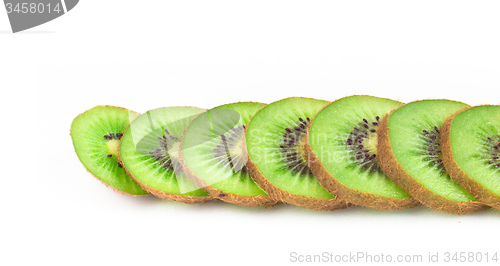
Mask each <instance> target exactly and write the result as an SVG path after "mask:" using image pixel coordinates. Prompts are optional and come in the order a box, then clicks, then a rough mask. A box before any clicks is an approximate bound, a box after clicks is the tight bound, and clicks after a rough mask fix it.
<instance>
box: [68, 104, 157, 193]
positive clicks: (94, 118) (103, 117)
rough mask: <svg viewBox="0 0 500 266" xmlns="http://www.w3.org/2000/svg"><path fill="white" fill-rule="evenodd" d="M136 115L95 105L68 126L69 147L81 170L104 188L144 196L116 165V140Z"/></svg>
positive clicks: (123, 170) (121, 167)
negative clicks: (79, 162)
mask: <svg viewBox="0 0 500 266" xmlns="http://www.w3.org/2000/svg"><path fill="white" fill-rule="evenodd" d="M138 115H139V114H138V113H136V112H134V111H130V110H127V109H125V108H121V107H115V106H96V107H94V108H92V109H89V110H87V111H85V112H84V113H82V114H80V115H78V116H77V117H76V118H75V119H74V120H73V122H72V124H71V139H72V141H73V146H74V148H75V152H76V155H77V156H78V158H79V159H80V161H81V162H82V164H83V165H84V166H85V168H87V170H88V171H89V172H90V173H91V174H92V175H94V176H95V177H96V178H98V179H99V180H100V181H102V182H103V183H104V184H105V185H107V186H109V187H111V188H113V189H114V190H116V191H118V192H121V193H124V194H130V195H145V194H148V193H147V192H146V191H145V190H143V189H142V188H141V187H140V186H139V185H138V184H137V183H136V182H134V180H133V179H132V178H131V177H130V176H129V175H127V173H126V171H125V169H124V168H123V165H122V164H121V163H120V162H119V154H118V145H119V142H120V139H121V138H122V136H123V132H124V131H125V129H126V128H127V126H128V125H129V123H130V121H132V120H134V119H135V118H136V117H137V116H138Z"/></svg>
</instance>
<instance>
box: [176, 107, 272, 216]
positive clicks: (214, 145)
mask: <svg viewBox="0 0 500 266" xmlns="http://www.w3.org/2000/svg"><path fill="white" fill-rule="evenodd" d="M263 106H265V104H263V103H256V102H238V103H232V104H225V105H222V106H218V107H215V108H213V109H211V110H209V111H207V113H205V114H202V115H200V116H198V117H197V118H196V119H194V120H193V121H192V122H191V123H190V125H189V126H188V127H187V128H186V131H185V133H184V135H183V139H182V143H181V149H180V150H179V151H180V162H181V164H182V165H183V168H184V169H185V171H186V175H187V176H188V177H189V178H190V179H191V180H192V181H193V182H194V183H195V184H196V185H197V186H199V187H202V188H203V189H204V190H205V191H207V192H208V193H209V194H210V195H211V196H212V197H213V198H214V199H219V200H222V201H224V202H228V203H232V204H235V205H240V206H250V207H257V206H264V207H265V208H271V207H274V205H276V204H278V203H279V202H278V201H277V200H275V199H274V198H273V197H271V196H270V195H269V194H267V193H266V192H265V191H264V190H262V189H260V188H259V187H258V186H257V185H256V184H255V183H254V181H253V179H252V176H251V175H249V171H248V169H245V168H246V165H245V162H246V160H247V159H248V154H247V153H246V146H245V132H244V127H245V126H246V124H247V123H248V121H249V120H250V118H251V117H252V116H253V115H254V114H255V113H256V112H257V111H258V110H259V109H261V108H262V107H263ZM231 120H233V121H231ZM229 121H231V122H229ZM228 122H229V123H228ZM186 144H187V147H186ZM221 149H224V150H223V151H221ZM230 150H231V151H230ZM206 154H211V155H212V156H210V157H206ZM214 158H216V159H217V160H215V162H214ZM214 176H215V177H216V178H215V180H214ZM217 177H218V179H217ZM219 179H220V180H219ZM235 187H240V189H235ZM242 189H243V191H242Z"/></svg>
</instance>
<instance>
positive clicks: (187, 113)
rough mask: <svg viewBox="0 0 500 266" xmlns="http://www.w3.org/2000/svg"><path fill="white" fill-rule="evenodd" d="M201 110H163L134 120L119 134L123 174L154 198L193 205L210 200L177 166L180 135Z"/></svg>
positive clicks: (171, 108)
mask: <svg viewBox="0 0 500 266" xmlns="http://www.w3.org/2000/svg"><path fill="white" fill-rule="evenodd" d="M205 111H206V110H205V109H200V108H196V107H164V108H157V109H153V110H150V111H148V112H146V113H144V114H142V115H140V116H138V117H137V118H136V119H135V120H134V121H133V122H132V123H131V124H130V126H129V128H128V129H127V130H126V131H125V133H124V134H123V137H122V140H121V143H120V159H121V161H122V162H123V165H124V166H125V169H126V170H127V172H128V173H129V174H130V175H131V176H132V177H133V178H134V179H135V180H136V181H137V182H138V183H139V184H140V185H141V186H142V187H143V188H144V189H145V190H147V191H149V192H150V193H151V194H154V195H155V196H158V197H161V198H164V199H170V200H174V201H180V202H185V203H196V202H204V201H207V200H210V199H211V197H210V196H209V195H208V193H207V192H205V191H204V190H203V189H201V188H199V187H197V186H196V185H195V184H194V183H193V182H192V181H191V180H190V179H189V178H187V177H186V175H185V173H184V170H183V169H182V166H181V164H180V162H179V153H180V145H181V139H182V134H183V132H184V130H185V128H186V127H187V126H188V124H189V123H190V122H191V121H192V120H193V119H194V118H196V116H198V115H199V114H201V113H203V112H205Z"/></svg>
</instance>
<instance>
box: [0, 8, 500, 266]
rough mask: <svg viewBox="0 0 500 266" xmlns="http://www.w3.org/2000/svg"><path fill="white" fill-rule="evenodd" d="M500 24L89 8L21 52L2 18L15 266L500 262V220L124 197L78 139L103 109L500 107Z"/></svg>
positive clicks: (8, 229)
mask: <svg viewBox="0 0 500 266" xmlns="http://www.w3.org/2000/svg"><path fill="white" fill-rule="evenodd" d="M499 11H500V3H498V1H409V2H407V1H405V2H404V3H403V1H343V2H338V1H290V0H287V1H269V0H266V1H258V0H254V1H156V0H143V1H118V0H106V1H88V0H87V1H81V2H80V3H79V4H78V5H77V6H76V7H75V8H74V9H73V10H72V11H70V12H69V13H68V14H66V15H64V16H63V17H60V18H58V19H56V20H54V21H51V22H49V23H47V24H44V25H42V26H39V27H36V28H33V29H31V30H28V31H25V32H21V33H17V34H12V33H11V32H10V25H9V22H8V19H7V15H6V13H5V12H4V11H3V10H2V8H0V89H1V96H0V108H1V111H2V114H3V115H2V126H1V129H2V130H1V132H2V133H0V134H1V135H0V136H1V140H2V159H1V160H0V164H1V181H2V182H1V192H0V204H1V205H0V206H1V216H0V243H1V248H0V264H1V265H139V264H141V265H145V264H146V263H154V265H188V264H190V265H195V264H196V263H198V264H199V265H202V264H203V265H206V264H208V265H215V264H223V265H227V264H234V265H284V264H289V263H290V253H291V252H298V253H299V254H320V253H321V252H332V253H335V254H348V253H349V252H353V253H355V252H369V253H371V254H380V253H384V254H392V255H398V254H423V255H424V258H426V257H427V254H428V253H429V252H432V253H433V254H434V253H435V252H441V257H440V258H441V259H442V258H443V257H444V252H446V251H451V252H460V251H481V252H490V253H491V252H500V248H499V246H498V237H499V235H500V233H499V230H498V222H499V218H500V212H499V211H494V210H486V211H482V212H480V213H477V214H473V215H467V216H453V215H446V214H443V213H438V212H435V211H431V210H429V209H427V208H425V207H418V208H416V209H412V210H406V211H400V212H384V211H376V210H371V209H366V208H361V207H353V208H350V209H346V210H341V211H337V212H316V211H309V210H305V209H302V208H299V207H294V206H285V205H283V206H278V207H276V208H274V209H271V210H266V209H261V208H253V209H252V208H244V207H237V206H231V205H229V204H224V203H221V202H212V203H208V204H204V205H195V206H190V205H186V204H181V203H175V202H167V201H161V200H157V199H155V198H153V197H142V198H134V197H127V196H121V195H119V194H117V193H114V192H113V191H112V190H111V189H108V188H106V187H105V186H103V185H102V184H101V183H100V182H98V181H97V180H96V179H94V178H93V177H92V176H91V175H90V174H88V173H87V172H86V170H85V169H84V168H83V166H82V165H81V164H80V162H79V161H78V159H77V157H76V155H75V154H74V150H73V147H72V144H71V138H70V135H69V130H70V125H71V121H72V120H73V118H74V117H76V116H77V115H78V114H79V113H81V112H83V111H85V110H87V109H89V108H91V107H93V106H95V105H102V104H110V105H117V106H123V107H127V108H130V109H133V110H135V111H138V112H141V113H142V112H145V111H147V110H149V109H153V108H156V107H162V106H183V105H192V106H199V107H204V108H211V107H214V106H217V105H221V104H224V103H229V102H236V101H260V102H266V103H270V102H273V101H275V100H279V99H281V98H285V97H289V96H305V97H313V98H319V99H325V100H335V99H337V98H340V97H342V96H348V95H353V94H369V95H375V96H381V97H388V98H393V99H397V100H400V101H403V102H409V101H413V100H418V99H426V98H447V99H453V100H459V101H464V102H467V103H469V104H471V105H476V104H499V99H500V98H499V96H500V93H499V89H500V78H499V77H500V75H499V73H500V34H499V31H500V16H499V14H500V12H499ZM499 255H500V254H499ZM291 264H293V263H291ZM295 264H297V263H295ZM351 264H352V263H351ZM354 265H358V264H354ZM419 265H423V263H422V264H419ZM434 265H436V264H434ZM448 265H451V264H450V263H448ZM461 265H465V264H461ZM485 265H493V263H489V264H485ZM497 265H498V264H497Z"/></svg>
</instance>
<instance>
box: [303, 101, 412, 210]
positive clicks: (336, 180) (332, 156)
mask: <svg viewBox="0 0 500 266" xmlns="http://www.w3.org/2000/svg"><path fill="white" fill-rule="evenodd" d="M399 105H401V103H400V102H398V101H394V100H390V99H384V98H377V97H373V96H361V95H356V96H349V97H344V98H342V99H339V100H337V101H334V102H332V103H330V104H329V105H327V106H325V107H324V108H323V109H322V110H321V111H320V112H319V113H318V114H317V115H316V117H315V118H314V120H313V123H312V124H311V128H310V131H309V133H308V142H309V149H308V151H309V154H310V161H309V163H310V166H311V169H312V171H313V173H314V174H315V175H316V177H317V178H318V179H319V181H320V183H321V184H322V185H323V186H324V187H325V188H326V189H327V190H328V191H330V192H331V193H332V194H334V195H338V196H339V198H341V199H343V200H345V201H347V202H351V203H354V204H357V205H360V206H364V207H370V208H374V209H379V210H401V209H406V208H411V207H414V206H417V205H419V202H418V201H417V200H415V199H413V198H412V197H411V196H410V195H409V194H408V193H406V192H405V191H404V190H403V189H401V188H400V187H398V186H397V185H396V184H394V182H392V181H391V180H390V179H389V178H388V177H387V176H386V175H385V174H384V172H383V171H382V169H381V168H380V166H379V164H378V161H379V158H378V155H377V128H378V126H379V123H380V118H381V117H383V116H384V115H385V114H386V113H388V112H390V111H392V110H393V109H395V108H397V107H398V106H399Z"/></svg>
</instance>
